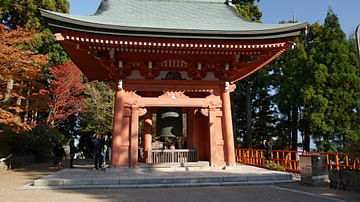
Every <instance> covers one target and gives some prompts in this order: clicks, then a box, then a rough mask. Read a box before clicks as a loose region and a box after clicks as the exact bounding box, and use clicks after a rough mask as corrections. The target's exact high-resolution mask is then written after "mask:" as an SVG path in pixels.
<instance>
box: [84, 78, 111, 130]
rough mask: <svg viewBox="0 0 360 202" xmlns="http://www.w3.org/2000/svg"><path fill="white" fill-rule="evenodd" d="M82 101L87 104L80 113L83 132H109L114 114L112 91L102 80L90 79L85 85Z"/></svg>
mask: <svg viewBox="0 0 360 202" xmlns="http://www.w3.org/2000/svg"><path fill="white" fill-rule="evenodd" d="M84 92H85V98H84V100H83V102H84V103H85V104H86V105H87V109H86V111H85V112H84V113H82V114H80V125H81V128H82V132H83V133H87V134H88V133H90V134H93V133H97V134H111V132H112V129H113V128H112V127H113V114H114V103H115V98H114V91H113V90H112V89H111V88H110V87H109V86H108V85H107V84H106V83H104V82H98V81H92V82H89V83H88V84H87V85H86V87H85V90H84Z"/></svg>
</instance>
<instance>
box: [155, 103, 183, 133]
mask: <svg viewBox="0 0 360 202" xmlns="http://www.w3.org/2000/svg"><path fill="white" fill-rule="evenodd" d="M156 122H157V127H156V128H157V131H158V134H160V137H178V136H182V131H183V121H182V110H181V108H165V107H164V108H163V107H160V108H158V113H157V120H156Z"/></svg>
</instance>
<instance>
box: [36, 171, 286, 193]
mask: <svg viewBox="0 0 360 202" xmlns="http://www.w3.org/2000/svg"><path fill="white" fill-rule="evenodd" d="M254 169H255V170H249V169H248V168H246V169H242V168H239V167H235V168H234V167H233V168H209V167H206V168H205V167H173V168H116V169H106V170H104V171H98V170H90V169H64V170H61V171H59V172H57V173H55V174H53V175H49V176H47V177H44V178H41V179H38V180H35V181H34V183H33V185H32V187H33V188H40V189H42V188H45V189H46V188H50V189H51V188H55V189H56V188H106V187H107V188H111V187H114V188H116V187H176V186H179V187H181V186H210V185H211V186H214V185H215V186H224V185H245V184H273V183H285V182H292V175H291V174H288V173H282V172H276V171H270V170H266V169H261V170H259V168H254Z"/></svg>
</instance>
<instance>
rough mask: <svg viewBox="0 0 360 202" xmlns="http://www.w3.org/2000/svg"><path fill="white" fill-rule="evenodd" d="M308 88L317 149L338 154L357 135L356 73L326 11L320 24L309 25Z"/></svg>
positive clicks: (359, 96)
mask: <svg viewBox="0 0 360 202" xmlns="http://www.w3.org/2000/svg"><path fill="white" fill-rule="evenodd" d="M307 52H308V53H309V63H310V65H311V67H312V74H311V77H309V79H311V85H309V86H308V87H307V88H306V89H305V90H304V91H303V93H304V98H305V103H306V104H307V105H309V106H311V108H309V110H308V111H307V112H306V113H307V116H308V117H309V120H310V122H311V127H312V133H313V136H314V138H315V139H316V143H317V146H318V149H319V150H323V151H339V150H342V149H343V148H344V146H345V145H346V144H347V142H349V141H350V140H354V139H357V138H358V137H359V136H360V130H359V124H360V119H359V100H360V93H359V89H360V72H359V68H358V61H357V55H356V52H354V48H353V47H352V45H351V43H350V41H349V40H346V38H345V34H344V32H343V31H342V30H341V28H340V24H339V20H338V18H337V16H336V15H335V14H334V12H333V11H332V9H331V8H329V10H328V13H327V16H326V18H325V23H324V25H319V24H317V23H315V24H314V25H312V26H310V34H309V45H308V47H307Z"/></svg>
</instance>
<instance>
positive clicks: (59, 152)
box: [53, 140, 65, 169]
mask: <svg viewBox="0 0 360 202" xmlns="http://www.w3.org/2000/svg"><path fill="white" fill-rule="evenodd" d="M53 153H54V162H53V164H54V166H57V168H59V169H60V168H62V167H61V160H62V158H63V157H64V155H65V150H64V148H63V146H62V144H61V141H60V140H58V142H57V143H56V146H55V147H54V149H53Z"/></svg>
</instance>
